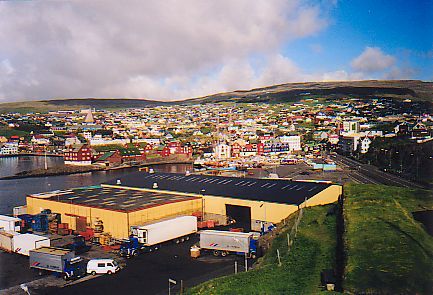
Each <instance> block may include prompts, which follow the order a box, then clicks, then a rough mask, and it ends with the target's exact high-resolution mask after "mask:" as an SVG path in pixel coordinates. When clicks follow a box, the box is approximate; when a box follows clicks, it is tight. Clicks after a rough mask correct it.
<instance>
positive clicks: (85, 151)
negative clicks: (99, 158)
mask: <svg viewBox="0 0 433 295" xmlns="http://www.w3.org/2000/svg"><path fill="white" fill-rule="evenodd" d="M63 158H64V160H65V165H91V164H92V150H91V149H90V147H89V146H88V145H86V144H78V145H72V146H69V147H67V148H66V149H65V151H64V153H63Z"/></svg>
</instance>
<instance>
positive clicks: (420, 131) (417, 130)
mask: <svg viewBox="0 0 433 295" xmlns="http://www.w3.org/2000/svg"><path fill="white" fill-rule="evenodd" d="M411 137H412V138H413V139H421V138H428V137H430V131H429V130H428V129H427V127H426V126H425V125H424V124H423V123H421V122H418V123H416V124H415V126H414V127H413V128H412V132H411Z"/></svg>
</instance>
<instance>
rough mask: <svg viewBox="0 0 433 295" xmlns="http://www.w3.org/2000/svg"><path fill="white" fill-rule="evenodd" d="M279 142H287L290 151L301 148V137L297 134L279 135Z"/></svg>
mask: <svg viewBox="0 0 433 295" xmlns="http://www.w3.org/2000/svg"><path fill="white" fill-rule="evenodd" d="M280 142H281V143H286V144H288V145H289V150H290V151H300V150H301V137H300V136H299V135H290V136H281V137H280Z"/></svg>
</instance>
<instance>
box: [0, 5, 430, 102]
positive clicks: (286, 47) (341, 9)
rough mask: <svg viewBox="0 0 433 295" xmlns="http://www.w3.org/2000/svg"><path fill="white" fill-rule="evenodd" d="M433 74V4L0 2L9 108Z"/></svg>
mask: <svg viewBox="0 0 433 295" xmlns="http://www.w3.org/2000/svg"><path fill="white" fill-rule="evenodd" d="M364 79H419V80H423V81H432V80H433V1H429V0H417V1H407V0H405V1H403V0H394V1H381V0H376V1H372V0H359V1H358V0H353V1H350V0H346V1H342V0H341V1H337V0H318V1H310V0H263V1H260V0H255V1H252V0H218V1H214V0H194V1H193V0H164V1H147V0H125V1H118V0H117V1H114V0H74V1H67V0H52V1H50V0H45V1H7V0H6V1H0V103H1V102H14V101H23V100H38V99H54V98H88V97H101V98H146V99H155V100H177V99H184V98H191V97H198V96H204V95H209V94H214V93H218V92H224V91H233V90H238V89H251V88H255V87H262V86H267V85H273V84H281V83H288V82H304V81H340V80H342V81H344V80H364Z"/></svg>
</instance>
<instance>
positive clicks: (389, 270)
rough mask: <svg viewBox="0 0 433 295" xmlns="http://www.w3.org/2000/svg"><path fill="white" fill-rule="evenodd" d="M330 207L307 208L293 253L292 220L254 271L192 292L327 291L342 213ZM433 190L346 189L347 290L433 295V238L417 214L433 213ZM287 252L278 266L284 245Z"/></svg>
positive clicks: (345, 291) (348, 186) (212, 283)
mask: <svg viewBox="0 0 433 295" xmlns="http://www.w3.org/2000/svg"><path fill="white" fill-rule="evenodd" d="M331 206H333V205H328V206H317V207H312V208H307V209H306V210H305V212H304V217H303V219H302V221H301V223H300V226H299V232H298V235H297V237H296V239H295V241H294V244H293V248H292V249H291V251H289V252H287V238H286V234H287V231H288V228H289V226H291V224H293V220H294V218H295V217H296V214H294V215H291V216H290V217H289V219H288V220H289V225H288V226H284V227H283V228H281V229H280V231H279V234H278V235H277V237H276V238H275V239H274V241H273V242H272V246H271V249H270V250H269V251H268V252H267V253H266V255H265V256H264V257H263V258H262V259H261V261H260V262H259V263H258V266H257V267H256V268H255V269H254V270H252V271H249V272H246V273H245V272H244V273H240V274H237V275H232V276H227V277H222V278H218V279H214V280H211V281H209V282H206V283H204V284H201V285H199V286H196V287H194V288H192V289H190V290H188V291H189V293H190V294H319V293H327V292H328V291H324V290H323V288H322V287H320V273H321V271H322V270H323V269H335V268H336V256H335V255H336V252H337V250H336V246H337V242H336V241H337V233H336V216H335V215H329V208H331ZM432 209H433V194H432V193H431V192H429V191H425V190H413V189H405V188H401V187H391V186H384V185H363V184H349V185H346V186H345V187H344V211H343V212H344V219H345V221H344V223H345V232H344V235H343V240H344V252H345V256H346V263H345V273H344V276H343V288H344V293H345V294H431V293H432V290H433V289H432V288H433V237H431V236H429V235H428V234H427V232H426V230H425V228H424V226H423V225H422V224H421V223H419V222H417V221H416V220H415V219H414V218H413V216H412V212H415V211H423V210H432ZM277 249H279V250H280V253H282V259H281V260H282V266H278V262H277V257H276V250H277Z"/></svg>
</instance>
